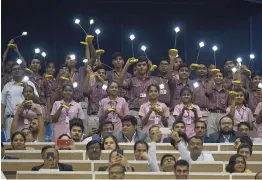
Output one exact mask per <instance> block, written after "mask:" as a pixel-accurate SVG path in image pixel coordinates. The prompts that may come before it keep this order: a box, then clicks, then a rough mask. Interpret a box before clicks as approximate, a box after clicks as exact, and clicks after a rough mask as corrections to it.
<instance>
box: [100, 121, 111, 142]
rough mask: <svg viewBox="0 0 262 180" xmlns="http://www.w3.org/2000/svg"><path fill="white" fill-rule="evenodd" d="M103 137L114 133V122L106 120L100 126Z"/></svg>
mask: <svg viewBox="0 0 262 180" xmlns="http://www.w3.org/2000/svg"><path fill="white" fill-rule="evenodd" d="M99 130H100V135H101V138H104V137H106V136H109V135H113V132H114V124H113V123H112V122H111V121H105V122H103V123H101V124H100V126H99Z"/></svg>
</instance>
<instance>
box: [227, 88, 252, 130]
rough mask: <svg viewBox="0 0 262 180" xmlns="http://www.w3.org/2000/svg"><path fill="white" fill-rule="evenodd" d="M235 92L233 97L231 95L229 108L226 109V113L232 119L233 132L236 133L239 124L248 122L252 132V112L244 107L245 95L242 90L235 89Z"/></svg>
mask: <svg viewBox="0 0 262 180" xmlns="http://www.w3.org/2000/svg"><path fill="white" fill-rule="evenodd" d="M235 92H236V94H235V95H233V94H232V95H231V97H232V101H231V106H230V107H229V108H227V113H229V115H230V116H231V117H232V118H233V119H234V130H235V131H237V126H238V124H239V123H240V122H248V123H249V126H250V129H251V130H252V129H253V122H254V117H253V113H252V111H251V110H250V109H249V108H248V107H246V106H245V102H246V101H245V93H244V91H243V90H242V89H237V90H235Z"/></svg>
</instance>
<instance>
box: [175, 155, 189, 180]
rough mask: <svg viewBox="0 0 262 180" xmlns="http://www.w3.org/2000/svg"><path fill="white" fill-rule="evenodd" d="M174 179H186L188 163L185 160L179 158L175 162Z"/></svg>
mask: <svg viewBox="0 0 262 180" xmlns="http://www.w3.org/2000/svg"><path fill="white" fill-rule="evenodd" d="M174 169H175V177H176V179H181V180H182V179H187V178H188V174H189V163H188V162H187V161H186V160H183V159H180V160H178V161H177V162H176V164H175V166H174Z"/></svg>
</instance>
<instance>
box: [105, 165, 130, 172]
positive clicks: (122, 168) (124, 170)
mask: <svg viewBox="0 0 262 180" xmlns="http://www.w3.org/2000/svg"><path fill="white" fill-rule="evenodd" d="M116 166H119V167H121V170H122V172H123V173H125V172H126V168H125V167H124V166H123V165H122V164H120V163H114V164H112V165H111V166H109V167H108V171H110V169H111V168H113V167H116Z"/></svg>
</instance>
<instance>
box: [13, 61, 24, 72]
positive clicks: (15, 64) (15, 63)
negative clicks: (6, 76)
mask: <svg viewBox="0 0 262 180" xmlns="http://www.w3.org/2000/svg"><path fill="white" fill-rule="evenodd" d="M14 66H20V67H21V68H22V66H21V65H20V64H17V62H14V63H13V64H12V66H11V70H13V67H14Z"/></svg>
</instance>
